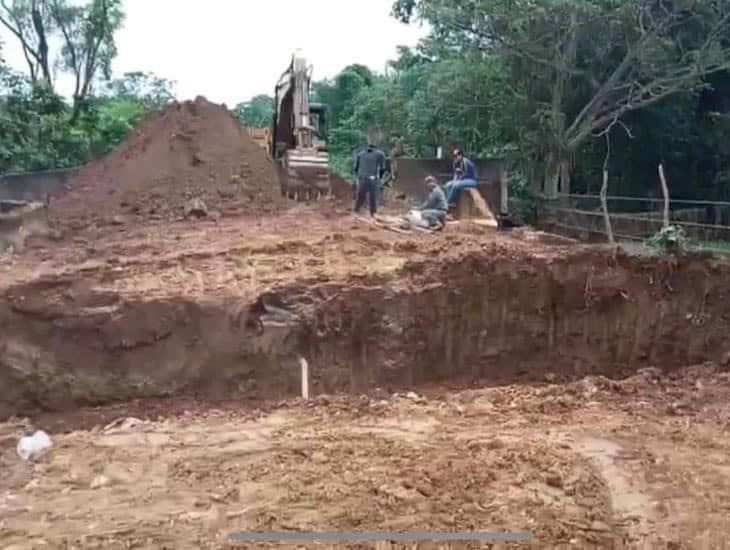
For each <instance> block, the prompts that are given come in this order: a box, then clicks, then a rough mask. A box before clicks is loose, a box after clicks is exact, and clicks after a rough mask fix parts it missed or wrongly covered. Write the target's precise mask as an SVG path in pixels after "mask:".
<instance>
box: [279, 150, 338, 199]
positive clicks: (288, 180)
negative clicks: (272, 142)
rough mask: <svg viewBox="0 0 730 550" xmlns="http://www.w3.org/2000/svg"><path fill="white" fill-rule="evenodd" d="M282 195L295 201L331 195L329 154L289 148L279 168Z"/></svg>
mask: <svg viewBox="0 0 730 550" xmlns="http://www.w3.org/2000/svg"><path fill="white" fill-rule="evenodd" d="M279 179H280V183H281V193H282V195H284V196H286V197H289V198H291V199H294V200H297V201H302V200H304V201H308V200H320V199H322V198H325V197H327V198H329V197H331V196H332V185H331V182H330V172H329V156H328V155H327V153H324V152H321V151H317V150H316V149H307V150H302V149H290V150H289V151H287V152H286V154H285V155H284V159H283V162H282V164H281V168H280V170H279Z"/></svg>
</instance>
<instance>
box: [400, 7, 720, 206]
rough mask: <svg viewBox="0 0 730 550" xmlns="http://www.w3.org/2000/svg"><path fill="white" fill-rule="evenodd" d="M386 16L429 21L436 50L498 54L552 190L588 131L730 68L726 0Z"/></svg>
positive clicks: (410, 11) (600, 130) (412, 11)
mask: <svg viewBox="0 0 730 550" xmlns="http://www.w3.org/2000/svg"><path fill="white" fill-rule="evenodd" d="M394 13H395V14H396V15H397V16H398V17H400V18H401V19H402V20H405V21H408V20H410V19H411V18H412V17H414V16H417V17H420V18H422V19H425V20H427V21H428V22H430V23H431V25H432V28H433V38H434V41H435V42H437V43H438V44H440V46H441V47H442V48H443V49H449V50H450V51H452V52H453V51H460V52H465V51H474V52H482V53H485V54H492V55H497V56H499V57H500V58H501V59H502V60H503V62H504V64H505V67H506V69H507V71H508V74H509V87H510V89H511V90H512V91H513V92H514V94H515V100H516V101H519V102H520V103H521V104H522V106H523V109H524V111H525V112H527V113H532V115H533V116H532V133H531V135H530V136H529V137H530V139H531V141H532V146H533V150H532V151H531V153H532V156H533V157H534V158H538V159H540V160H541V162H542V163H543V164H544V165H545V177H544V180H545V190H546V192H547V194H548V195H550V196H553V195H555V194H556V193H557V191H558V186H559V184H560V182H561V180H562V182H563V184H564V185H565V184H566V183H567V182H569V180H570V157H571V156H573V155H575V154H576V153H577V152H579V151H580V150H581V149H582V148H583V147H585V146H587V145H588V144H589V142H590V141H591V140H592V138H593V137H595V136H596V135H600V134H604V133H606V132H608V131H610V130H611V129H612V128H614V127H615V126H616V125H621V124H623V122H624V120H625V118H626V116H627V114H628V113H631V112H635V111H638V110H641V109H644V108H646V107H649V106H651V105H654V104H656V103H658V102H660V101H662V100H664V99H666V98H667V97H670V96H672V95H675V94H680V93H686V92H691V91H695V90H698V89H700V88H702V87H703V86H704V85H705V78H706V77H708V76H709V75H711V74H713V73H716V72H719V71H723V70H726V69H728V68H730V49H729V48H728V44H727V41H726V37H727V36H728V35H729V32H728V31H730V2H727V1H725V0H692V1H689V0H558V1H556V0H530V1H522V0H398V1H397V2H396V3H395V5H394Z"/></svg>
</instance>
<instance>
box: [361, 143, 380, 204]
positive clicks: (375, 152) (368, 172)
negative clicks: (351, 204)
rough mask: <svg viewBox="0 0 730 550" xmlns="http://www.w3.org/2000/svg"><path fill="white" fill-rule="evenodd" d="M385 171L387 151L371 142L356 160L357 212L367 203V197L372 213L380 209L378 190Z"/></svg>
mask: <svg viewBox="0 0 730 550" xmlns="http://www.w3.org/2000/svg"><path fill="white" fill-rule="evenodd" d="M384 172H385V153H383V152H382V151H381V150H380V149H378V148H377V147H375V145H373V144H372V143H369V144H368V146H367V149H365V150H364V151H361V152H360V153H359V154H358V155H357V159H356V160H355V175H356V177H357V183H358V189H357V200H356V201H355V212H356V213H359V212H360V209H362V207H363V205H364V204H365V198H366V197H368V196H369V197H368V198H369V199H370V215H371V216H375V213H376V212H377V210H378V190H379V188H380V178H382V177H383V173H384Z"/></svg>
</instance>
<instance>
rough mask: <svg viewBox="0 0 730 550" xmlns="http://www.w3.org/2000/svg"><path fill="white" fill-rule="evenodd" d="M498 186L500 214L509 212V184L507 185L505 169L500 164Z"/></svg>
mask: <svg viewBox="0 0 730 550" xmlns="http://www.w3.org/2000/svg"><path fill="white" fill-rule="evenodd" d="M499 187H500V192H499V194H500V205H499V210H500V212H499V214H500V216H506V215H507V214H509V185H507V170H505V169H504V166H502V167H501V168H500V169H499Z"/></svg>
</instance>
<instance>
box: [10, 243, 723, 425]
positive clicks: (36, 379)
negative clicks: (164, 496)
mask: <svg viewBox="0 0 730 550" xmlns="http://www.w3.org/2000/svg"><path fill="white" fill-rule="evenodd" d="M728 275H730V268H728V267H727V266H722V265H719V264H716V263H714V262H712V261H710V260H707V259H687V260H681V261H657V260H638V259H635V258H628V257H625V256H618V257H614V256H611V255H606V254H603V253H597V252H596V251H595V250H593V251H585V252H577V253H571V254H570V256H567V257H564V258H559V259H547V258H544V259H541V258H535V257H532V258H531V259H525V258H524V257H514V258H510V257H505V255H504V254H499V253H498V252H497V250H496V249H491V248H486V249H484V250H483V251H480V252H474V253H470V254H468V255H465V256H463V257H460V258H458V259H452V260H450V261H445V262H442V263H430V262H425V263H424V262H421V263H411V264H407V265H406V267H405V268H403V270H401V272H399V273H398V274H397V275H396V276H387V277H385V276H383V277H380V278H377V277H370V278H367V277H363V278H361V279H357V280H351V281H347V282H331V283H316V282H312V281H302V282H301V283H298V284H296V285H291V286H287V287H284V288H278V289H273V290H272V291H271V292H272V294H270V296H274V297H275V298H276V299H277V303H279V304H280V305H281V307H283V308H284V309H286V310H288V311H290V312H291V316H290V317H286V316H285V317H286V318H285V320H284V321H282V320H281V319H279V322H278V323H275V324H267V323H266V322H265V317H262V313H263V312H264V309H263V308H262V305H261V301H260V300H258V299H257V300H254V301H248V302H246V301H242V300H240V299H235V298H233V297H229V298H227V299H221V298H220V297H218V298H215V299H211V300H210V301H190V300H185V299H182V298H180V299H174V300H161V301H160V300H158V301H138V302H129V301H123V300H121V299H120V298H119V296H117V295H115V294H96V293H94V292H93V291H91V290H85V289H84V288H81V287H78V286H77V285H78V283H74V282H73V281H72V280H70V279H69V280H63V279H55V280H47V281H36V282H33V283H30V284H21V285H18V286H16V287H15V288H12V289H10V290H9V291H8V292H6V293H5V294H4V296H3V298H2V300H1V301H0V329H1V330H2V334H3V338H2V344H1V346H2V349H0V387H2V388H3V392H2V394H0V417H7V416H9V415H13V414H28V413H32V412H33V411H36V410H38V409H45V410H60V409H65V408H72V407H76V406H79V405H87V404H100V403H104V402H109V401H115V400H123V399H130V398H138V397H151V396H163V395H170V394H176V393H179V392H194V393H196V394H197V395H200V396H209V397H212V398H223V397H232V396H241V397H245V398H247V399H248V398H250V399H259V398H282V397H289V396H294V395H296V394H297V391H298V388H299V363H298V358H299V357H305V358H306V359H307V360H308V362H309V364H310V366H311V370H312V378H313V380H312V387H313V391H314V392H315V393H320V392H325V393H333V392H337V391H358V392H360V391H366V390H367V389H369V388H374V387H381V388H388V389H391V390H395V389H398V388H406V387H416V386H418V385H419V384H422V383H426V382H435V381H451V382H454V383H463V382H472V381H481V382H483V383H497V382H501V381H509V380H515V379H543V378H544V376H545V374H546V373H553V375H555V376H556V377H558V378H560V377H572V376H582V375H586V374H592V373H601V374H606V375H609V376H614V375H615V376H618V375H620V374H625V373H627V372H630V371H631V370H634V369H636V368H639V367H641V366H648V365H652V366H657V367H660V368H666V369H670V368H674V367H680V366H684V365H688V364H695V363H698V362H702V361H704V360H711V359H712V360H717V359H720V358H721V357H722V356H723V355H724V354H725V352H726V351H728V350H730V344H729V343H728V341H727V334H728V333H729V332H728V330H729V329H730V315H728V314H727V308H726V304H727V303H730V302H728V299H730V277H729V276H728ZM59 291H60V292H59ZM58 296H64V298H62V299H59V298H58ZM51 297H53V298H51ZM267 299H268V298H267Z"/></svg>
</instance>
